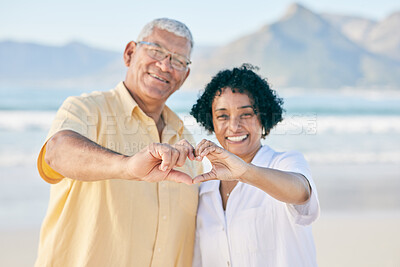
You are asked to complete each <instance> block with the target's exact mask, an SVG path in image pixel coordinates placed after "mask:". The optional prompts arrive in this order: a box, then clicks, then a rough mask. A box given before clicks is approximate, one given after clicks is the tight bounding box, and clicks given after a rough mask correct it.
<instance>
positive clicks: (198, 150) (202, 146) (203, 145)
mask: <svg viewBox="0 0 400 267" xmlns="http://www.w3.org/2000/svg"><path fill="white" fill-rule="evenodd" d="M212 144H213V142H211V141H209V140H207V139H203V140H201V142H200V143H199V144H198V145H197V146H196V159H201V160H202V159H203V156H202V155H201V153H202V152H203V150H204V149H205V148H206V147H209V146H210V145H212Z"/></svg>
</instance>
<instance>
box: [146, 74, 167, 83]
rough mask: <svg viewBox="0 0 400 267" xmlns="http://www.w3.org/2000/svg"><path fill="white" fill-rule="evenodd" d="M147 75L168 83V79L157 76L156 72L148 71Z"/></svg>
mask: <svg viewBox="0 0 400 267" xmlns="http://www.w3.org/2000/svg"><path fill="white" fill-rule="evenodd" d="M149 75H150V76H151V77H153V78H155V79H157V80H159V81H161V82H163V83H169V81H167V80H164V79H163V78H161V77H160V76H157V75H156V74H153V73H149Z"/></svg>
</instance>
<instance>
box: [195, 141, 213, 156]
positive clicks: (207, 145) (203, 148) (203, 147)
mask: <svg viewBox="0 0 400 267" xmlns="http://www.w3.org/2000/svg"><path fill="white" fill-rule="evenodd" d="M212 147H216V144H214V143H213V142H211V141H210V140H206V141H205V142H204V143H203V144H202V145H201V146H199V150H198V152H199V156H200V157H204V156H205V154H204V151H206V150H207V149H210V148H212Z"/></svg>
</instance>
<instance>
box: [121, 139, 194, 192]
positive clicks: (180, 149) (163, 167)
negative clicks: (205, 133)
mask: <svg viewBox="0 0 400 267" xmlns="http://www.w3.org/2000/svg"><path fill="white" fill-rule="evenodd" d="M190 147H191V145H190V144H189V142H187V141H186V140H182V141H180V142H179V143H177V144H175V145H174V146H171V145H168V144H162V143H152V144H150V145H149V146H147V147H146V148H144V149H143V150H141V151H140V152H138V153H137V154H135V155H134V156H132V157H129V158H128V160H127V171H128V173H129V174H130V176H131V177H132V179H138V180H140V181H146V182H161V181H174V182H177V183H185V184H192V183H193V181H192V177H190V176H189V175H188V174H186V173H184V172H181V171H177V170H174V169H173V168H174V167H181V166H183V165H184V164H185V161H186V158H189V159H194V154H193V147H192V149H190Z"/></svg>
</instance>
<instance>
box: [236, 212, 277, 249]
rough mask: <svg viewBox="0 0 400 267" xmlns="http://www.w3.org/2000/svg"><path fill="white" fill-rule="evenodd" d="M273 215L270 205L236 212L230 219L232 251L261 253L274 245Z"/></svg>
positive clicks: (273, 247)
mask: <svg viewBox="0 0 400 267" xmlns="http://www.w3.org/2000/svg"><path fill="white" fill-rule="evenodd" d="M274 217H275V215H274V212H273V210H272V207H265V206H263V207H257V208H251V209H247V210H243V211H239V212H237V213H236V214H235V215H234V217H233V218H232V220H231V223H230V224H231V225H230V229H231V231H230V233H229V234H230V240H231V242H230V243H231V249H232V252H234V253H238V254H247V253H254V252H257V253H263V252H268V251H271V250H274V249H275V247H276V237H275V224H274V221H275V218H274Z"/></svg>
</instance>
